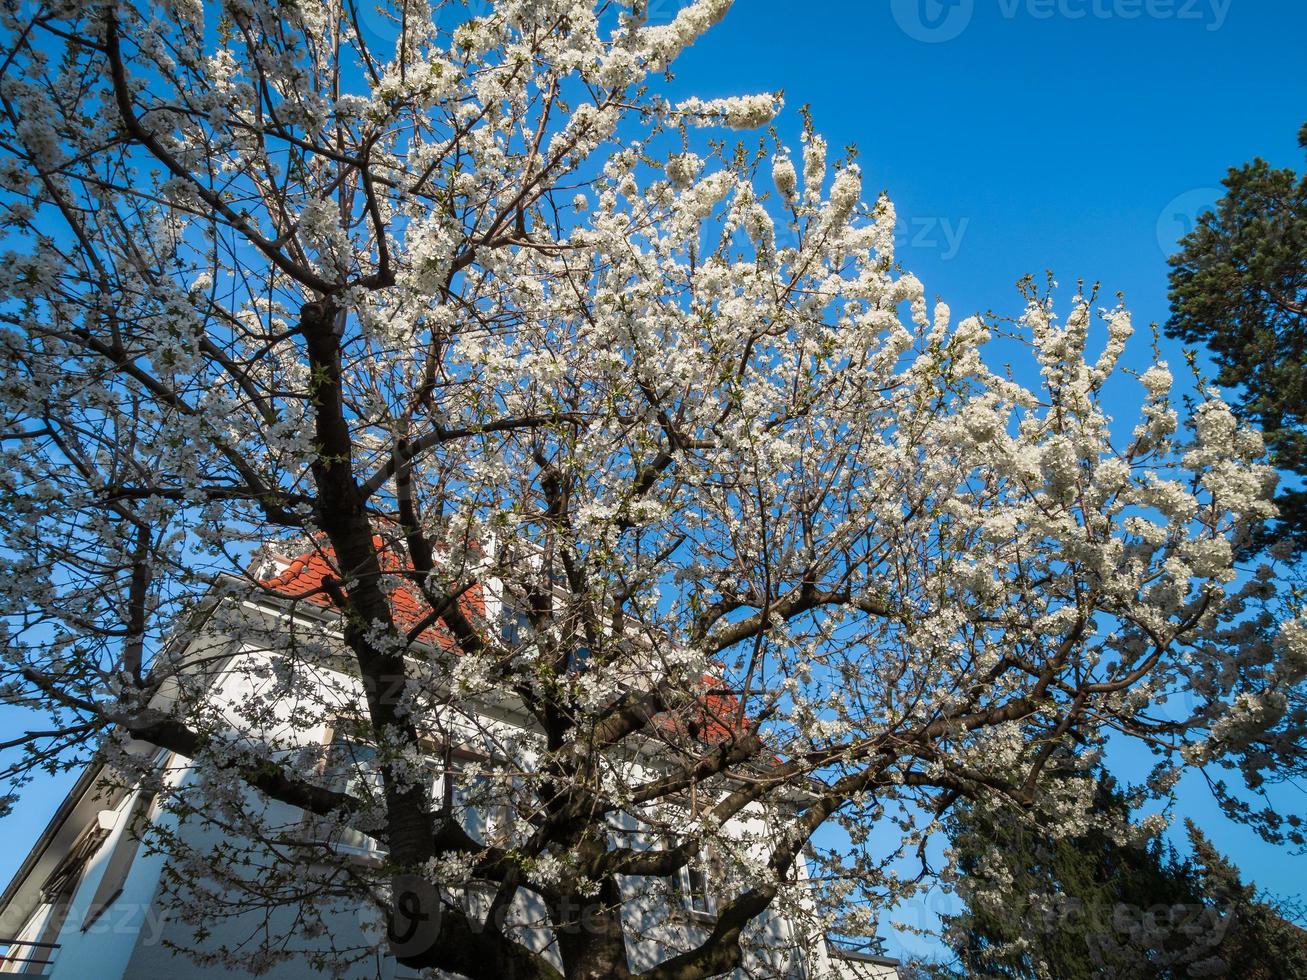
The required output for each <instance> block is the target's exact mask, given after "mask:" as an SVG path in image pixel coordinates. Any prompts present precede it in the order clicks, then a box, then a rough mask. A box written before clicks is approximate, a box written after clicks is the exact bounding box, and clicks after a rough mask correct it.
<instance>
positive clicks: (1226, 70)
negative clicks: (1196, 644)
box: [652, 0, 1307, 954]
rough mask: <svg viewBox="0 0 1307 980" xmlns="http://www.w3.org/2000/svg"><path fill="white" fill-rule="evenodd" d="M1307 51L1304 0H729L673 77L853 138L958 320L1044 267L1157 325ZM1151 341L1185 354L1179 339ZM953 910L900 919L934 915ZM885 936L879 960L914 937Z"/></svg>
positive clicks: (1288, 137) (1193, 789)
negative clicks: (1174, 266) (1184, 251)
mask: <svg viewBox="0 0 1307 980" xmlns="http://www.w3.org/2000/svg"><path fill="white" fill-rule="evenodd" d="M658 2H659V0H652V3H653V4H657V3H658ZM655 9H657V8H655ZM1305 48H1307V3H1303V2H1302V0H1196V2H1194V0H805V2H803V3H794V2H780V0H736V5H735V7H734V8H733V9H732V10H731V12H730V14H729V15H728V16H727V18H726V20H725V21H724V22H723V23H722V24H721V26H720V27H718V28H717V29H716V30H715V31H713V32H712V33H710V34H709V35H708V36H707V37H705V38H704V39H703V40H701V41H700V42H699V44H698V45H696V46H695V47H694V48H693V49H691V50H690V51H689V52H687V53H686V54H685V55H684V56H683V58H682V59H681V60H680V61H678V62H677V64H676V74H677V78H676V82H675V87H676V89H677V90H678V91H683V92H684V93H686V94H688V93H690V92H694V93H696V94H699V95H702V96H705V97H707V96H719V95H729V94H736V93H744V92H753V91H770V90H775V89H783V90H784V92H785V98H786V103H787V113H786V117H783V119H782V122H781V129H782V132H783V133H784V135H785V136H786V138H787V141H788V142H790V143H791V145H792V146H794V147H797V145H798V141H797V113H796V112H795V110H797V108H798V107H799V106H801V105H804V104H808V105H810V106H811V108H812V113H813V116H814V121H815V124H816V127H817V129H818V130H819V131H820V132H822V133H823V134H824V135H825V136H826V138H827V139H828V140H829V142H830V144H831V146H832V147H833V148H835V147H842V146H845V145H847V144H850V143H852V144H856V145H857V147H858V148H859V151H860V155H859V162H860V163H861V165H862V168H863V174H864V181H863V183H864V188H865V189H866V190H867V192H868V193H872V194H874V192H875V191H876V190H878V189H881V188H884V189H886V190H887V191H888V192H889V194H890V197H891V198H892V199H893V201H894V202H895V205H896V207H897V209H898V214H899V216H900V219H901V223H902V226H903V232H902V236H901V239H900V242H899V253H898V257H899V259H900V261H901V262H902V263H903V265H904V266H905V267H906V268H909V269H911V270H912V271H914V272H915V273H916V274H917V275H918V276H919V277H920V278H921V279H922V281H923V282H924V283H925V285H926V290H927V294H928V295H930V296H935V295H938V296H939V297H941V298H943V299H944V300H946V301H947V302H948V303H949V304H950V305H951V306H952V307H953V310H954V315H955V317H958V316H961V315H965V314H967V313H971V312H982V311H986V310H991V309H992V310H998V311H1000V312H1007V313H1016V312H1019V309H1020V304H1019V298H1018V296H1017V294H1016V292H1015V290H1014V289H1013V284H1014V283H1015V282H1016V281H1017V280H1018V279H1019V278H1020V277H1021V276H1023V275H1025V274H1027V273H1033V274H1036V275H1042V273H1043V272H1044V271H1045V270H1049V269H1051V270H1053V272H1055V273H1056V275H1057V278H1058V279H1059V281H1060V282H1061V283H1062V285H1063V286H1064V287H1070V286H1072V285H1073V284H1074V282H1075V280H1076V279H1077V278H1084V279H1085V280H1087V281H1089V282H1093V281H1100V282H1101V283H1102V284H1103V288H1104V291H1105V293H1106V295H1107V296H1109V297H1110V296H1111V295H1112V294H1114V293H1116V292H1118V291H1121V292H1124V293H1125V295H1126V303H1127V305H1128V306H1129V307H1130V308H1131V309H1132V310H1133V311H1134V313H1135V322H1136V325H1137V326H1139V327H1146V326H1147V325H1148V324H1149V323H1150V322H1152V321H1158V322H1161V321H1164V320H1165V319H1166V315H1167V305H1166V288H1167V283H1166V273H1167V266H1166V255H1167V254H1168V252H1169V251H1170V250H1171V248H1172V245H1173V243H1174V241H1175V240H1176V239H1177V238H1178V237H1179V236H1180V235H1181V234H1182V233H1183V231H1184V230H1186V229H1187V227H1188V225H1189V223H1190V222H1192V220H1193V218H1194V217H1195V216H1196V214H1197V213H1199V212H1201V211H1202V210H1204V209H1205V208H1206V207H1207V206H1208V205H1209V204H1210V203H1211V202H1213V201H1214V200H1215V199H1216V197H1217V196H1219V194H1218V188H1219V185H1220V180H1221V178H1222V177H1223V176H1224V175H1225V172H1226V170H1227V168H1228V167H1230V166H1232V165H1235V164H1239V163H1242V162H1244V161H1246V160H1249V159H1251V158H1252V157H1254V156H1262V157H1264V158H1266V159H1268V160H1270V161H1271V162H1272V163H1273V164H1276V165H1278V166H1292V167H1294V168H1296V169H1301V168H1302V167H1303V165H1304V161H1303V154H1302V152H1301V151H1300V150H1299V149H1298V146H1297V133H1298V128H1299V127H1300V126H1301V125H1302V123H1303V122H1304V121H1307V70H1304V67H1303V65H1304V59H1303V54H1302V52H1303V50H1304V49H1305ZM1133 347H1134V351H1133V355H1134V356H1133V357H1131V358H1127V360H1128V361H1130V362H1131V363H1133V365H1135V366H1139V365H1140V364H1141V363H1142V362H1147V360H1148V359H1149V358H1150V356H1151V355H1150V352H1149V345H1148V340H1147V337H1146V336H1140V335H1137V336H1136V343H1135V344H1134V345H1133ZM1163 356H1164V357H1167V358H1168V359H1169V360H1170V362H1171V364H1172V367H1173V368H1177V367H1179V366H1180V365H1181V364H1182V363H1183V361H1182V359H1181V357H1180V353H1179V349H1178V347H1176V346H1175V345H1171V344H1167V343H1164V350H1163ZM1178 376H1179V375H1178ZM1121 417H1122V418H1127V417H1128V416H1127V414H1126V412H1125V411H1124V407H1123V411H1122V415H1121ZM1120 761H1121V765H1122V767H1123V768H1130V767H1131V766H1130V764H1131V763H1132V762H1135V761H1136V760H1135V759H1134V758H1133V757H1130V756H1128V755H1126V754H1122V755H1121V756H1120ZM1281 798H1282V799H1283V800H1284V801H1285V802H1286V804H1287V805H1289V806H1293V805H1301V804H1302V803H1303V801H1304V797H1303V796H1302V795H1301V794H1297V793H1286V794H1281ZM1179 801H1180V802H1179V805H1178V808H1177V810H1178V816H1185V815H1188V816H1192V817H1193V818H1194V819H1195V820H1196V821H1197V822H1198V823H1199V824H1200V826H1202V827H1203V828H1204V829H1205V830H1207V831H1208V832H1209V833H1210V834H1211V835H1212V836H1213V838H1214V839H1215V840H1216V842H1217V844H1218V846H1220V847H1222V848H1223V849H1225V850H1226V851H1227V852H1228V853H1229V854H1230V856H1231V857H1233V858H1234V859H1235V860H1236V861H1237V862H1238V863H1239V864H1240V866H1241V868H1242V869H1243V871H1244V873H1245V876H1246V877H1247V878H1248V879H1251V880H1253V881H1255V882H1257V883H1258V884H1260V885H1261V886H1262V887H1264V888H1266V889H1268V890H1270V891H1272V892H1275V893H1278V894H1280V895H1282V896H1286V897H1293V896H1297V895H1300V894H1301V892H1302V881H1303V878H1304V877H1305V876H1307V858H1304V857H1301V856H1291V855H1289V854H1287V853H1285V852H1284V851H1283V850H1280V849H1277V848H1274V847H1271V846H1270V845H1267V844H1265V843H1263V842H1261V841H1260V840H1258V839H1257V838H1256V837H1255V835H1253V834H1252V833H1251V832H1250V831H1248V830H1247V829H1245V828H1242V827H1237V826H1233V825H1231V824H1230V823H1229V822H1228V821H1226V820H1224V818H1223V817H1221V815H1220V814H1219V812H1217V810H1216V808H1215V806H1214V805H1213V804H1212V802H1211V798H1210V794H1209V793H1208V791H1207V789H1206V787H1205V785H1204V784H1203V783H1202V781H1201V780H1200V779H1197V778H1192V777H1191V778H1187V779H1186V780H1185V781H1184V782H1182V784H1181V786H1180V792H1179ZM948 904H949V903H947V902H945V901H943V900H942V899H940V898H939V897H938V896H932V897H928V898H927V899H926V900H924V901H922V902H920V903H917V904H916V905H914V906H913V907H909V908H905V909H901V910H899V913H898V918H900V919H901V920H905V921H907V922H910V923H912V924H914V925H929V924H930V923H931V922H932V921H933V918H934V916H933V911H934V910H938V909H939V908H941V907H947V905H948ZM887 932H888V930H887ZM889 938H890V947H891V952H894V953H899V954H901V953H904V952H909V951H912V950H929V949H930V945H929V944H927V943H923V942H922V941H920V940H915V939H912V938H911V937H908V936H906V935H904V934H903V933H901V932H897V931H895V932H892V933H890V935H889Z"/></svg>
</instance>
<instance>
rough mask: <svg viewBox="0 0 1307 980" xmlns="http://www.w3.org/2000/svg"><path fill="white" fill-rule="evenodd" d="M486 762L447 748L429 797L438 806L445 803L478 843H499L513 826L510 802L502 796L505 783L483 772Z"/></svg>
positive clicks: (483, 758) (460, 750)
mask: <svg viewBox="0 0 1307 980" xmlns="http://www.w3.org/2000/svg"><path fill="white" fill-rule="evenodd" d="M488 762H489V760H487V759H486V757H484V756H482V755H479V754H476V753H473V752H468V751H466V750H462V749H446V751H445V761H444V765H443V766H442V768H441V770H440V772H439V774H438V775H437V776H436V779H435V785H434V787H433V789H432V794H431V795H432V799H433V800H435V801H436V803H437V804H438V805H439V804H444V803H446V802H447V804H448V807H449V810H448V812H449V814H450V815H451V816H452V817H453V818H454V819H455V820H457V821H458V822H459V824H460V825H461V826H462V828H463V829H464V830H465V831H467V833H468V836H470V837H471V838H472V839H473V840H475V841H476V842H477V843H478V844H486V843H490V842H492V841H494V842H496V843H499V842H501V840H500V839H502V838H504V837H506V836H507V835H509V834H510V833H511V831H512V827H513V806H512V802H511V800H510V799H508V798H506V797H505V796H504V795H503V794H504V793H505V792H507V791H506V790H505V789H504V787H505V780H504V779H503V778H496V777H494V776H492V775H491V773H489V772H487V771H486V769H487V768H488ZM514 782H515V781H514Z"/></svg>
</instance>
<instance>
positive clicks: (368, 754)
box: [308, 734, 384, 851]
mask: <svg viewBox="0 0 1307 980" xmlns="http://www.w3.org/2000/svg"><path fill="white" fill-rule="evenodd" d="M324 775H325V777H326V784H327V787H328V788H329V789H332V790H334V791H336V792H337V793H348V794H350V795H351V796H353V797H355V798H356V799H358V800H361V801H363V804H364V807H365V810H364V814H363V815H362V816H361V817H360V818H356V820H355V825H354V826H332V825H329V821H328V820H327V818H325V817H320V816H310V817H309V818H308V823H309V825H310V826H311V827H313V828H314V831H315V833H317V834H318V835H319V836H329V837H330V839H331V842H332V843H334V844H340V845H343V846H345V847H349V848H354V849H357V850H362V851H377V850H383V849H384V848H383V847H382V846H381V844H380V842H379V841H377V840H376V839H375V838H373V837H372V835H370V834H368V833H365V832H364V831H363V830H360V829H358V828H359V826H360V823H359V821H360V820H361V821H362V825H363V826H367V823H366V821H367V819H368V817H369V816H372V815H373V814H378V813H379V812H380V810H379V809H378V808H379V807H380V806H381V801H382V785H381V766H380V763H379V762H378V760H377V749H376V746H374V745H371V744H369V743H368V742H365V741H363V740H361V739H357V738H351V737H350V736H348V735H343V734H333V735H332V737H331V745H330V747H329V748H328V749H327V762H326V766H325V771H324Z"/></svg>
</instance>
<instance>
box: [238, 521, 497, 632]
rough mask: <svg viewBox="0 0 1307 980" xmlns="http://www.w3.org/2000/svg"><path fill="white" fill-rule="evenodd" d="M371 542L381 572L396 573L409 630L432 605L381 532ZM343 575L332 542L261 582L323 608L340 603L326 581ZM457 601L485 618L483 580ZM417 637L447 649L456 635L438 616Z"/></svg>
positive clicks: (393, 587) (395, 599)
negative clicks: (409, 576)
mask: <svg viewBox="0 0 1307 980" xmlns="http://www.w3.org/2000/svg"><path fill="white" fill-rule="evenodd" d="M372 543H373V545H374V546H375V547H376V549H377V553H378V555H379V557H380V559H381V570H382V572H383V573H385V574H387V575H391V576H394V578H393V579H392V581H391V583H388V585H389V589H388V595H389V598H390V608H391V612H392V615H394V617H395V625H396V626H398V627H399V628H400V629H402V630H404V631H406V632H407V631H408V630H411V629H413V628H414V627H415V626H417V625H418V623H420V622H421V621H422V620H423V619H425V618H426V617H427V616H428V615H429V614H430V612H431V606H430V604H429V603H428V602H427V600H426V598H425V597H424V596H423V595H422V593H421V591H420V590H419V589H418V587H417V586H416V585H414V584H413V583H412V582H410V581H407V580H405V579H404V578H403V577H402V576H403V575H404V573H405V571H406V569H407V568H408V567H409V566H408V565H407V563H406V561H405V560H403V559H401V558H399V557H398V556H397V555H396V554H395V551H394V549H393V548H392V547H391V546H390V545H388V544H387V543H386V541H385V540H384V539H383V538H382V537H381V536H380V535H377V536H375V537H374V538H373V539H372ZM344 579H345V576H343V575H342V574H341V572H340V569H339V568H337V567H336V556H335V554H334V552H333V551H332V550H331V547H330V545H324V546H322V547H319V548H316V549H314V550H313V551H309V552H306V553H304V554H302V555H299V556H298V557H296V558H293V559H292V560H291V562H290V564H289V566H288V567H287V568H286V569H285V571H283V572H282V573H281V574H280V575H276V576H273V577H272V578H265V579H260V584H261V585H263V586H264V587H265V588H267V589H270V590H272V591H273V592H276V593H278V594H279V595H282V596H285V597H286V598H289V599H300V598H302V599H305V600H307V601H309V602H312V603H314V604H315V605H318V606H322V607H323V608H328V609H334V608H337V605H336V603H335V602H334V601H333V600H332V598H331V595H330V593H329V592H328V590H327V589H326V588H324V586H323V583H324V582H335V583H339V582H342V581H343V580H344ZM346 591H348V590H346ZM458 605H459V608H460V609H461V610H462V612H463V615H464V616H467V617H468V618H469V619H473V620H476V619H481V618H484V616H485V614H486V599H485V594H484V592H483V591H482V589H481V586H480V584H477V585H474V586H473V587H472V588H470V589H469V590H468V591H467V592H465V593H463V595H462V597H461V598H460V599H459V601H458ZM418 639H419V640H421V641H422V642H423V643H429V644H431V645H433V646H439V647H441V648H442V649H445V650H448V649H450V648H452V647H453V645H454V637H453V635H452V634H451V633H450V631H449V627H447V626H446V625H445V623H444V621H443V620H437V621H436V623H435V624H434V625H432V626H428V627H427V628H426V629H424V630H423V631H422V632H421V633H420V634H419V635H418Z"/></svg>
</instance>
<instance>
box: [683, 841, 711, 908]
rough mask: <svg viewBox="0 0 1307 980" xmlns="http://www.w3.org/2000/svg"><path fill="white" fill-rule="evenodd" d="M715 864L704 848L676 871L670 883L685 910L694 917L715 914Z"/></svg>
mask: <svg viewBox="0 0 1307 980" xmlns="http://www.w3.org/2000/svg"><path fill="white" fill-rule="evenodd" d="M715 864H716V862H715V861H714V860H713V858H712V855H711V854H710V852H709V851H708V850H707V849H706V848H705V849H703V850H700V851H699V852H698V853H696V854H694V855H691V857H690V860H689V861H687V862H686V863H685V865H684V867H681V868H679V869H678V870H677V872H676V874H675V876H674V877H673V878H672V882H673V884H674V885H675V887H676V893H677V896H678V897H679V898H680V900H681V904H682V905H683V906H684V907H685V910H686V911H687V912H689V913H690V914H691V915H694V916H714V915H716V914H717V899H716V895H715V894H714V891H713V885H714V882H713V874H712V872H713V869H714V866H715Z"/></svg>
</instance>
